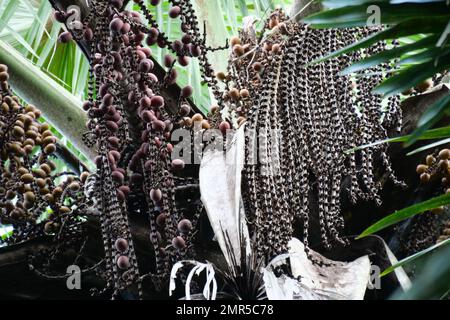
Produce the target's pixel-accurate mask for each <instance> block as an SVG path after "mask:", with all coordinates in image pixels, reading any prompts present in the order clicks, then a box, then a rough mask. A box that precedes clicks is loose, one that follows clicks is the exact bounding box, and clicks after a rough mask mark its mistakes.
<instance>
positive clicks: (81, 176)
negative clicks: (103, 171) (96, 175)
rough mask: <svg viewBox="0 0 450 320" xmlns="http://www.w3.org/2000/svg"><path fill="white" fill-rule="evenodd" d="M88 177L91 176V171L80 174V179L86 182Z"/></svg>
mask: <svg viewBox="0 0 450 320" xmlns="http://www.w3.org/2000/svg"><path fill="white" fill-rule="evenodd" d="M87 178H89V172H83V173H81V175H80V180H81V182H83V183H85V182H86V180H87Z"/></svg>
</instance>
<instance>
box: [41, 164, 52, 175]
mask: <svg viewBox="0 0 450 320" xmlns="http://www.w3.org/2000/svg"><path fill="white" fill-rule="evenodd" d="M40 168H41V169H42V170H44V172H45V173H46V174H47V175H49V174H51V173H52V168H50V166H49V165H48V164H46V163H43V164H41V166H40Z"/></svg>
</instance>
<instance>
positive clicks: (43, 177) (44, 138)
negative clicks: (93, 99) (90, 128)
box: [0, 65, 88, 244]
mask: <svg viewBox="0 0 450 320" xmlns="http://www.w3.org/2000/svg"><path fill="white" fill-rule="evenodd" d="M8 79H9V75H8V68H7V66H5V65H0V80H1V90H0V101H1V110H0V157H1V158H0V222H1V223H2V224H8V225H12V226H13V227H14V229H13V234H12V235H11V236H10V237H8V238H6V240H5V242H6V243H8V244H12V243H20V242H23V241H26V240H30V239H34V238H36V237H38V236H42V235H55V234H57V235H58V238H59V239H60V240H61V241H62V242H64V241H65V240H67V239H68V238H71V237H72V236H73V235H74V234H79V233H80V232H81V229H80V228H79V221H77V220H76V214H83V211H84V209H85V208H84V206H83V204H84V195H83V194H82V193H81V192H79V191H80V190H81V188H82V187H83V184H84V182H85V181H86V179H87V176H88V174H87V173H83V174H82V175H81V176H80V177H77V176H75V175H74V174H73V173H70V172H57V171H56V165H55V163H54V161H53V158H54V157H55V156H54V153H55V151H56V148H57V147H56V142H57V141H56V138H55V137H54V135H53V134H52V132H51V131H50V127H49V125H48V124H46V123H41V122H39V121H38V119H39V118H40V116H41V112H40V111H39V110H38V109H36V108H35V107H34V106H32V105H27V106H23V105H21V103H20V101H19V99H18V98H17V97H16V96H14V95H13V93H12V92H11V90H10V88H9V85H8ZM64 177H65V179H60V178H64Z"/></svg>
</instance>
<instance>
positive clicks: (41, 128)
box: [39, 123, 50, 132]
mask: <svg viewBox="0 0 450 320" xmlns="http://www.w3.org/2000/svg"><path fill="white" fill-rule="evenodd" d="M49 129H50V126H49V125H48V124H47V123H43V124H41V126H40V127H39V132H44V131H47V130H49Z"/></svg>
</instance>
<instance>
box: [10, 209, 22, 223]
mask: <svg viewBox="0 0 450 320" xmlns="http://www.w3.org/2000/svg"><path fill="white" fill-rule="evenodd" d="M9 216H10V217H11V218H12V219H14V220H22V219H24V218H25V212H24V211H23V210H22V209H20V208H15V209H14V210H12V211H11V213H10V214H9Z"/></svg>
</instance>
